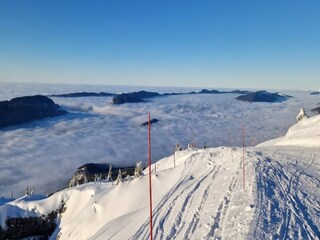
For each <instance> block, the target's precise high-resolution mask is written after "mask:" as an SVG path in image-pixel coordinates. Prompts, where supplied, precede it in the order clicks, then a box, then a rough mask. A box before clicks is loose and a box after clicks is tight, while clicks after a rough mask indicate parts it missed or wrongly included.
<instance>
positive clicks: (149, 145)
mask: <svg viewBox="0 0 320 240" xmlns="http://www.w3.org/2000/svg"><path fill="white" fill-rule="evenodd" d="M148 165H149V205H150V240H152V239H153V238H152V235H153V230H152V225H153V223H152V183H151V128H150V113H149V118H148Z"/></svg>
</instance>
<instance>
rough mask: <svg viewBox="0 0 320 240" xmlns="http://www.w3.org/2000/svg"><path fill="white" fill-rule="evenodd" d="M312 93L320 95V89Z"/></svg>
mask: <svg viewBox="0 0 320 240" xmlns="http://www.w3.org/2000/svg"><path fill="white" fill-rule="evenodd" d="M310 94H311V95H319V94H320V91H315V92H312V93H310Z"/></svg>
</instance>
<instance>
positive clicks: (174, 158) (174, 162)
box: [173, 150, 176, 167]
mask: <svg viewBox="0 0 320 240" xmlns="http://www.w3.org/2000/svg"><path fill="white" fill-rule="evenodd" d="M173 165H174V167H176V150H174V154H173Z"/></svg>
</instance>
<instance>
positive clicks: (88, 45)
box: [0, 0, 320, 90]
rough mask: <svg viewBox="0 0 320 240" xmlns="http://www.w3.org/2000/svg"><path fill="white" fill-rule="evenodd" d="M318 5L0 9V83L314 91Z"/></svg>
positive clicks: (258, 2) (97, 4)
mask: <svg viewBox="0 0 320 240" xmlns="http://www.w3.org/2000/svg"><path fill="white" fill-rule="evenodd" d="M319 12H320V1H318V0H307V1H302V0H281V1H278V0H269V1H266V0H247V1H239V0H230V1H227V0H203V1H202V0H200V1H199V0H198V1H196V0H194V1H189V0H180V1H174V0H171V1H167V0H162V1H150V0H148V1H147V0H144V1H142V0H141V1H139V0H137V1H134V0H126V1H125V0H101V1H97V0H90V1H80V0H76V1H75V0H74V1H73V0H68V1H66V0H55V1H53V0H51V1H48V0H42V1H39V0H28V1H25V0H1V1H0V53H1V54H0V82H36V83H81V84H109V85H110V84H112V85H141V86H184V87H212V88H258V89H262V88H269V89H301V90H308V89H311V90H313V89H319V88H320V86H319V85H320V84H319V82H320V81H319V76H320V66H319V65H320V15H319Z"/></svg>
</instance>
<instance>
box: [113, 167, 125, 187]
mask: <svg viewBox="0 0 320 240" xmlns="http://www.w3.org/2000/svg"><path fill="white" fill-rule="evenodd" d="M122 180H123V179H122V172H121V170H120V169H119V173H118V176H117V179H116V180H115V182H116V184H118V183H119V182H122Z"/></svg>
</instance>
